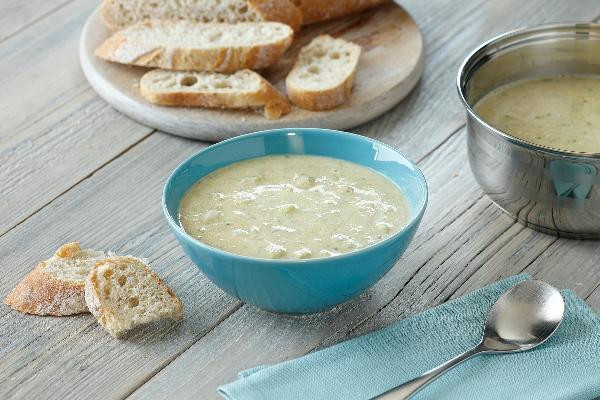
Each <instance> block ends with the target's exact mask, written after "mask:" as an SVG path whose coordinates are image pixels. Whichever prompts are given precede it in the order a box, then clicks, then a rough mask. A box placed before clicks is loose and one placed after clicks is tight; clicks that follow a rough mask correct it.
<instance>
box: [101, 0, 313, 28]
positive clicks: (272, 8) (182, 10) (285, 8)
mask: <svg viewBox="0 0 600 400" xmlns="http://www.w3.org/2000/svg"><path fill="white" fill-rule="evenodd" d="M100 16H101V18H102V22H104V24H105V25H106V26H107V27H108V28H109V29H121V28H125V27H127V26H129V25H133V24H134V23H136V22H141V21H144V20H146V19H168V20H190V21H195V22H227V23H230V24H233V23H236V22H247V21H250V22H263V21H276V22H281V23H284V24H286V25H289V26H290V27H291V28H292V29H293V30H298V28H300V25H301V24H302V14H301V13H300V10H299V9H298V8H297V7H296V6H295V5H294V3H292V1H291V0H161V1H157V0H104V1H103V2H102V5H101V6H100Z"/></svg>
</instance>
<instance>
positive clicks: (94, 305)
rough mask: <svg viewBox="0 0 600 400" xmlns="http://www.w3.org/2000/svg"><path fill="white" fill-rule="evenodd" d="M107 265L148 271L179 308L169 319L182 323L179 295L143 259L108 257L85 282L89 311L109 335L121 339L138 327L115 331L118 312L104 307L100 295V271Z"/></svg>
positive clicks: (181, 304) (181, 307)
mask: <svg viewBox="0 0 600 400" xmlns="http://www.w3.org/2000/svg"><path fill="white" fill-rule="evenodd" d="M105 264H112V265H113V266H114V267H115V268H118V266H119V265H130V264H138V265H140V266H142V267H143V268H145V269H146V272H148V273H149V275H150V276H151V277H152V279H154V281H155V282H156V284H157V285H158V286H159V287H161V288H163V289H164V290H166V291H167V293H168V294H169V295H170V296H171V298H172V299H173V300H175V302H176V304H177V307H176V310H175V314H174V315H171V316H169V318H171V319H173V320H176V321H180V320H182V319H183V303H182V301H181V300H180V299H179V297H177V295H176V294H175V293H174V292H173V291H172V290H171V288H170V287H169V286H168V285H167V284H166V283H165V282H164V281H163V280H162V279H161V278H160V277H159V276H158V275H157V274H156V273H155V272H154V271H153V270H152V269H151V268H150V267H149V266H147V265H146V263H144V262H143V261H142V260H141V259H139V258H136V257H132V256H115V257H108V258H106V259H104V260H102V261H100V262H98V263H97V264H96V265H95V266H94V268H93V269H92V271H91V272H90V274H89V275H88V277H87V278H86V280H85V286H84V287H85V296H84V297H85V302H86V304H87V307H88V309H89V310H90V312H91V313H92V315H94V317H96V319H97V320H98V323H99V324H100V325H102V327H104V329H106V330H107V331H108V333H109V334H110V335H111V336H113V337H115V338H121V337H123V334H124V333H125V332H126V331H128V330H130V329H132V328H134V327H135V326H136V324H135V323H133V322H132V323H131V324H130V326H128V327H126V328H122V329H115V328H114V327H113V322H114V320H115V316H116V315H117V314H118V310H115V309H112V308H110V307H108V306H106V305H103V303H102V299H101V293H100V285H99V281H98V269H99V268H101V267H102V266H103V265H105Z"/></svg>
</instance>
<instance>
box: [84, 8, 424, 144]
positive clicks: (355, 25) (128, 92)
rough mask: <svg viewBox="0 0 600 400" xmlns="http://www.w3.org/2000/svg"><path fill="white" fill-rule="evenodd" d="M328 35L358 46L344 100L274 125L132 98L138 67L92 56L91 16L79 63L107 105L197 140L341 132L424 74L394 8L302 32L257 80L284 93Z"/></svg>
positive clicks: (96, 36) (418, 48)
mask: <svg viewBox="0 0 600 400" xmlns="http://www.w3.org/2000/svg"><path fill="white" fill-rule="evenodd" d="M322 33H328V34H331V35H333V36H336V37H343V38H344V39H347V40H350V41H353V42H355V43H357V44H359V45H360V46H361V47H362V54H361V57H360V61H359V65H358V69H357V73H356V79H355V86H354V89H353V91H352V95H351V96H350V99H349V100H348V101H347V102H346V103H344V104H342V105H341V106H339V107H337V108H335V109H333V110H330V111H320V112H314V111H308V110H303V109H300V108H297V107H294V108H293V110H292V112H290V113H289V114H286V115H284V116H282V117H281V118H280V119H276V120H268V119H265V118H264V117H263V116H262V115H260V114H258V113H256V112H253V111H245V110H244V111H238V110H210V109H204V108H185V107H164V106H158V105H155V104H152V103H149V102H148V101H146V100H145V99H144V98H143V97H142V96H141V94H140V93H139V79H140V78H141V76H142V74H143V73H144V72H145V71H146V69H144V68H137V67H130V66H124V65H119V64H115V63H110V62H107V61H105V60H102V59H99V58H97V57H95V56H94V50H95V49H96V48H97V47H98V46H99V45H100V44H101V43H102V42H103V41H104V40H105V39H106V38H107V37H108V36H109V34H110V33H109V31H108V30H107V29H106V28H105V27H104V26H103V25H102V23H101V22H100V20H99V17H98V15H97V11H96V12H95V13H94V14H93V15H92V16H91V17H90V19H89V20H88V22H87V23H86V25H85V27H84V29H83V32H82V36H81V47H80V58H81V65H82V68H83V70H84V72H85V75H86V76H87V78H88V80H89V81H90V84H91V85H92V86H93V87H94V89H95V90H96V91H97V92H98V94H99V95H100V96H101V97H103V98H104V99H105V100H106V101H107V102H109V103H110V104H112V105H113V106H114V107H115V108H117V109H119V110H120V111H121V112H123V113H125V114H126V115H129V116H130V117H131V118H133V119H135V120H137V121H139V122H140V123H143V124H145V125H148V126H150V127H153V128H156V129H160V130H162V131H165V132H170V133H173V134H176V135H181V136H185V137H191V138H196V139H202V140H209V141H216V140H223V139H226V138H229V137H232V136H237V135H239V134H242V133H248V132H253V131H259V130H265V129H273V128H281V127H320V128H330V129H347V128H350V127H353V126H356V125H359V124H362V123H365V122H367V121H369V120H370V119H372V118H374V117H376V116H379V115H381V114H382V113H383V112H385V111H387V110H388V109H389V108H390V107H392V106H394V105H395V104H397V103H398V102H399V101H400V100H401V99H402V98H404V97H405V96H406V95H407V94H408V92H409V91H410V90H411V89H412V88H413V87H414V86H415V84H416V82H417V81H418V79H419V77H420V75H421V71H422V68H423V54H424V49H423V39H422V37H421V33H420V31H419V28H418V27H417V25H416V24H415V23H414V21H413V20H412V19H411V18H410V16H408V14H406V12H405V11H404V10H403V9H402V8H401V7H400V6H398V5H396V4H394V3H389V4H386V5H383V6H381V7H379V8H377V9H374V10H369V11H366V12H364V13H362V14H359V15H352V16H348V17H345V18H342V19H340V20H335V21H330V22H325V23H322V24H316V25H311V26H308V27H306V28H303V29H302V30H301V31H300V32H299V33H298V34H297V35H296V36H297V37H296V38H295V40H294V43H293V44H292V46H291V47H290V49H289V50H288V51H287V52H286V54H285V55H284V56H283V57H282V58H281V59H280V60H279V62H278V63H277V64H276V65H275V66H273V67H271V68H270V69H268V70H265V71H263V75H264V77H265V78H267V80H269V81H270V82H271V83H272V84H274V85H275V86H276V87H278V88H279V89H280V90H281V91H282V92H285V83H284V81H285V77H286V76H287V73H288V72H289V70H290V69H291V68H292V66H293V64H294V61H295V59H296V55H297V53H298V52H299V51H300V48H301V47H302V46H304V45H306V44H307V43H309V42H310V40H312V38H314V37H315V36H317V35H319V34H322Z"/></svg>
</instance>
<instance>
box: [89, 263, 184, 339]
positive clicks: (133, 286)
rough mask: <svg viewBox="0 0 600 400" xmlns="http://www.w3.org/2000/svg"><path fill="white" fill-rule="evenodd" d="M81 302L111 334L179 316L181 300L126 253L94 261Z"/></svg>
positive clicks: (145, 266)
mask: <svg viewBox="0 0 600 400" xmlns="http://www.w3.org/2000/svg"><path fill="white" fill-rule="evenodd" d="M85 301H86V303H87V306H88V308H89V310H90V312H91V313H92V314H93V315H94V316H95V317H96V319H97V320H98V322H99V323H100V325H102V326H103V327H104V328H105V329H106V330H107V331H108V333H110V335H111V336H113V337H122V336H123V335H124V333H125V332H127V331H129V330H130V329H133V328H135V327H137V326H139V325H143V324H147V323H150V322H154V321H158V320H160V319H164V318H170V319H173V320H181V319H182V318H183V304H182V303H181V300H179V298H178V297H177V296H176V295H175V293H173V291H172V290H171V289H170V288H169V287H168V286H167V285H166V284H165V283H164V282H163V281H162V280H161V279H160V278H159V277H158V275H156V273H155V272H154V271H152V269H150V267H149V266H148V265H146V263H145V262H144V261H142V260H141V259H139V258H135V257H130V256H126V257H111V258H107V259H105V260H103V261H101V262H99V263H97V264H96V266H95V267H94V268H93V269H92V271H91V272H90V274H89V275H88V277H87V279H86V281H85Z"/></svg>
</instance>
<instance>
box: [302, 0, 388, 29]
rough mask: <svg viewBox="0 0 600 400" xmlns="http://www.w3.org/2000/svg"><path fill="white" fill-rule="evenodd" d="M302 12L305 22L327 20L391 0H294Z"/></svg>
mask: <svg viewBox="0 0 600 400" xmlns="http://www.w3.org/2000/svg"><path fill="white" fill-rule="evenodd" d="M293 1H294V4H295V5H296V6H297V7H298V8H299V9H300V12H301V13H302V20H303V23H304V24H305V25H306V24H312V23H314V22H320V21H325V20H328V19H332V18H337V17H341V16H344V15H347V14H351V13H354V12H359V11H363V10H366V9H368V8H371V7H375V6H378V5H379V4H382V3H385V2H387V1H389V0H327V1H323V0H293Z"/></svg>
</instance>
